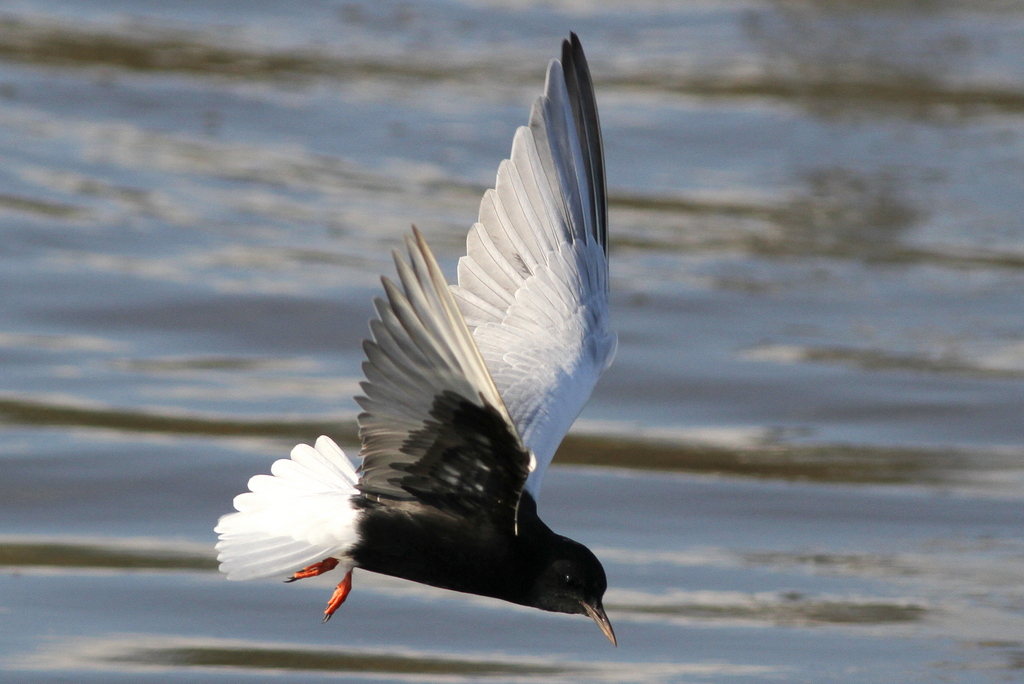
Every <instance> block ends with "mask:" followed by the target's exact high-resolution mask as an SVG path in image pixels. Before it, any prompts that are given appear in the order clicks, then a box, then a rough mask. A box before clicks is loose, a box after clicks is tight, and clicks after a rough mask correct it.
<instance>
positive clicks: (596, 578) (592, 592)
mask: <svg viewBox="0 0 1024 684" xmlns="http://www.w3.org/2000/svg"><path fill="white" fill-rule="evenodd" d="M607 588H608V580H607V579H606V578H605V574H604V568H603V567H602V566H601V561H599V560H597V556H595V555H594V554H593V553H592V552H591V551H590V549H588V548H587V547H586V546H584V545H583V544H580V543H578V542H574V541H573V540H571V539H567V538H565V537H559V536H555V539H554V542H553V544H552V547H551V549H550V553H549V554H546V558H545V559H544V561H543V564H542V569H541V571H540V573H539V574H538V575H537V578H536V580H535V581H534V584H533V588H532V591H531V594H530V605H532V606H534V607H536V608H540V609H542V610H550V611H553V612H556V613H579V614H582V615H589V616H590V617H591V618H593V619H594V622H596V623H597V626H598V627H600V628H601V631H602V632H604V635H605V636H606V637H608V640H609V641H611V642H612V644H615V643H616V641H615V632H613V631H612V626H611V623H610V622H608V616H607V615H605V612H604V605H603V603H602V599H603V598H604V591H605V589H607Z"/></svg>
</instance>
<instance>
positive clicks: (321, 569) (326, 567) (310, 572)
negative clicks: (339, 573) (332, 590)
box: [285, 558, 339, 582]
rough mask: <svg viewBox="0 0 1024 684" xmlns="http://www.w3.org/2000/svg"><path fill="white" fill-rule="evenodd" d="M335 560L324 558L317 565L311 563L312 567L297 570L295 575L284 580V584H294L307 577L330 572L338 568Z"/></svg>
mask: <svg viewBox="0 0 1024 684" xmlns="http://www.w3.org/2000/svg"><path fill="white" fill-rule="evenodd" d="M338 562H339V561H338V559H337V558H324V559H323V560H322V561H320V562H319V563H313V564H312V565H310V566H308V567H305V568H303V569H302V570H299V571H298V572H297V573H295V574H294V575H292V576H291V577H289V578H288V579H286V580H285V582H294V581H295V580H300V579H306V578H307V577H316V576H317V575H322V574H324V573H325V572H330V571H331V570H333V569H334V568H336V567H338Z"/></svg>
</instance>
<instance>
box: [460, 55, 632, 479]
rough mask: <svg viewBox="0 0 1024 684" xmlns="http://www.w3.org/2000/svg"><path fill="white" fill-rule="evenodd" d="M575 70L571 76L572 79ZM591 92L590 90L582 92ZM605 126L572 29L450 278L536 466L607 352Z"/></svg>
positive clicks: (610, 343) (540, 470) (583, 398)
mask: <svg viewBox="0 0 1024 684" xmlns="http://www.w3.org/2000/svg"><path fill="white" fill-rule="evenodd" d="M567 79H571V80H572V87H570V85H569V83H567ZM588 98H589V99H588ZM606 211H607V210H606V204H605V188H604V170H603V154H602V152H601V140H600V128H599V124H598V121H597V111H596V106H595V105H594V102H593V90H592V86H591V84H590V78H589V72H588V71H587V67H586V62H585V60H584V59H583V55H582V50H579V49H578V41H576V40H575V37H573V44H572V45H571V46H569V47H568V48H567V50H565V51H563V58H562V63H560V62H559V61H557V60H553V61H552V63H551V65H550V67H549V69H548V79H547V84H546V86H545V93H544V95H543V96H541V97H540V98H539V99H538V100H537V102H536V103H535V104H534V107H533V112H532V113H531V117H530V126H529V127H525V126H524V127H521V128H519V130H518V131H516V135H515V138H514V140H513V143H512V153H511V158H510V159H507V160H505V161H504V162H502V164H501V166H500V167H499V169H498V177H497V182H496V184H495V188H494V189H493V190H488V191H487V192H486V193H484V197H483V200H482V201H481V203H480V215H479V220H478V223H476V224H475V225H474V226H473V227H472V229H470V231H469V236H468V238H467V240H466V247H467V250H466V251H467V253H466V256H464V257H462V258H461V259H460V260H459V271H458V274H459V284H458V286H456V287H453V288H452V289H453V292H454V293H455V296H456V298H457V300H458V303H459V307H460V309H461V310H462V312H463V314H464V316H465V318H466V323H467V324H468V325H469V327H470V329H471V330H472V332H473V337H474V339H475V340H476V343H477V346H478V347H479V348H480V353H481V355H482V356H483V358H484V361H485V362H486V364H487V368H488V370H489V371H490V374H491V376H492V377H493V379H494V383H495V385H496V386H497V388H498V392H499V393H500V394H501V398H502V400H503V401H504V404H505V407H506V409H507V410H508V413H509V415H510V417H511V418H512V421H513V423H514V424H515V426H516V428H517V429H518V430H519V434H520V436H521V437H522V439H523V442H524V443H525V444H526V446H527V447H528V448H529V449H530V450H531V451H532V452H533V454H534V456H535V458H536V460H537V466H536V468H535V470H534V471H533V472H532V473H531V474H530V477H529V479H528V480H527V483H526V488H527V490H528V491H530V493H531V494H532V495H533V497H534V498H535V499H537V498H538V494H539V489H540V484H541V480H542V478H543V475H544V471H545V469H546V468H547V466H548V464H549V463H550V462H551V459H552V458H553V457H554V454H555V450H556V449H557V448H558V445H559V443H560V442H561V441H562V438H563V437H564V436H565V433H566V432H568V430H569V427H570V426H571V425H572V423H573V421H574V420H575V419H576V416H577V415H578V414H579V412H580V410H581V409H582V408H583V405H584V404H585V403H586V402H587V399H589V397H590V393H591V391H592V390H593V388H594V385H595V383H596V382H597V380H598V378H599V377H600V376H601V374H602V373H603V372H604V370H605V369H606V368H607V367H608V365H609V364H610V363H611V361H612V358H613V356H614V354H615V347H616V338H615V335H614V333H612V332H611V331H610V329H609V325H608V260H607V244H606V235H607V228H606V225H605V224H606V215H607V214H606Z"/></svg>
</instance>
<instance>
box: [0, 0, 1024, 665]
mask: <svg viewBox="0 0 1024 684" xmlns="http://www.w3.org/2000/svg"><path fill="white" fill-rule="evenodd" d="M569 30H575V31H576V32H578V33H579V34H580V36H581V38H582V39H583V42H584V45H585V46H586V48H587V51H588V55H589V57H590V61H591V65H592V68H593V71H594V78H595V81H596V84H597V90H598V98H599V102H600V105H601V114H602V123H603V125H604V128H605V143H606V146H607V156H608V159H607V162H608V178H609V184H610V197H611V218H612V226H613V232H612V245H613V252H612V272H613V278H614V283H613V321H614V325H615V327H616V328H617V330H618V331H619V340H620V344H619V353H618V357H617V360H616V363H615V365H614V366H613V367H612V369H611V370H610V371H609V372H608V374H607V375H606V376H605V378H604V379H603V380H602V382H601V384H600V385H599V386H598V389H597V391H596V393H595V396H594V399H593V401H592V402H591V404H590V405H589V406H588V407H587V408H586V409H585V411H584V414H583V416H582V417H581V419H580V421H579V423H578V424H577V425H576V427H575V428H574V430H573V433H572V434H571V435H570V438H569V439H568V440H567V442H566V443H565V445H564V446H563V449H562V450H561V452H560V454H559V456H558V458H557V460H556V464H561V467H555V468H553V469H552V471H551V472H550V474H549V475H548V478H547V482H546V486H545V490H544V497H543V501H542V502H541V508H542V514H543V515H544V517H545V519H546V520H547V521H548V522H549V523H551V525H552V527H554V528H555V529H556V530H558V531H560V532H563V533H565V534H568V535H569V536H572V537H574V538H576V539H579V540H581V541H583V542H584V543H586V544H588V545H589V546H591V547H592V548H594V549H595V551H596V552H597V553H598V555H599V556H600V557H601V558H602V559H603V561H604V563H605V567H606V568H607V570H608V574H609V579H610V584H611V588H610V590H609V593H608V595H607V597H606V605H607V607H608V609H609V614H610V617H611V619H612V622H613V623H614V624H615V626H616V631H617V633H618V635H619V642H620V644H621V646H620V647H619V648H618V649H612V648H611V647H610V646H609V645H608V644H607V642H606V641H605V640H604V638H603V637H602V636H601V634H600V633H599V632H598V630H597V629H595V628H594V625H593V624H592V623H590V621H589V620H586V619H584V618H579V619H574V618H572V617H569V616H559V615H552V614H546V613H542V612H539V611H533V610H527V609H521V608H518V607H515V606H511V605H507V604H503V603H499V602H495V601H491V600H486V599H480V598H475V597H470V596H464V595H460V594H454V593H449V592H444V591H440V590H435V589H431V588H428V587H424V586H420V585H415V584H410V583H407V582H402V581H399V580H394V579H391V578H387V577H381V576H375V575H372V574H370V573H362V574H360V573H358V572H357V573H356V577H355V590H354V592H353V594H352V597H351V598H350V599H349V601H348V602H347V603H346V605H345V606H344V608H343V609H342V610H341V611H340V612H339V613H338V614H337V615H336V616H335V619H334V620H332V621H331V622H330V623H329V624H327V625H321V624H320V623H319V616H320V614H321V611H322V610H323V605H324V603H325V602H326V600H327V598H328V596H329V594H330V589H331V586H332V585H333V583H334V582H336V581H337V578H334V579H333V580H332V579H331V578H330V577H329V576H328V577H327V578H324V579H323V580H308V581H305V582H302V583H299V584H298V585H287V586H286V585H284V584H281V583H278V582H256V583H233V582H227V581H225V580H224V579H223V578H222V577H221V576H220V575H219V574H218V573H217V572H216V571H215V563H214V562H213V554H212V543H213V533H212V526H213V524H214V521H215V520H216V518H217V517H218V516H219V515H220V514H222V513H225V512H227V510H228V509H229V507H230V501H231V498H232V497H233V496H234V495H235V494H237V493H238V492H239V491H241V489H242V488H243V487H244V483H245V482H246V480H247V479H248V477H249V476H250V475H252V474H254V473H256V472H260V471H266V470H267V468H268V467H269V464H270V462H271V461H273V460H274V459H275V458H279V457H281V456H283V455H285V454H286V453H287V451H288V449H289V448H290V447H291V446H292V445H293V444H294V443H296V442H297V441H306V442H312V441H313V440H314V439H315V438H316V436H317V435H319V434H322V433H326V434H330V435H332V436H334V437H335V438H336V439H338V440H339V441H340V442H342V443H343V444H344V445H345V446H346V448H347V449H349V450H351V451H354V450H355V449H356V448H357V447H356V438H355V422H354V419H355V415H356V405H355V403H354V402H353V401H352V399H351V396H352V394H353V393H354V392H356V391H357V383H358V380H359V377H360V371H359V363H360V361H361V350H360V347H359V342H360V340H361V339H362V338H363V337H364V336H365V335H366V332H367V328H366V320H367V319H368V318H369V316H370V314H371V306H370V300H371V298H372V297H373V296H376V295H377V294H378V292H379V284H378V276H379V274H381V273H390V271H391V268H392V267H391V264H390V259H389V256H388V255H389V252H390V250H391V249H393V248H395V247H397V246H399V245H400V240H401V236H402V235H403V234H404V233H406V232H407V231H408V227H409V224H411V223H413V222H415V223H416V224H417V225H418V226H419V227H420V228H421V229H422V230H423V232H424V233H425V234H426V236H427V237H428V239H429V240H430V242H431V243H432V244H433V245H434V247H435V250H436V251H437V253H438V255H439V257H440V258H441V260H442V262H443V264H442V265H443V266H445V267H446V268H447V269H448V272H449V274H452V273H453V271H454V264H455V261H456V259H457V258H458V256H459V255H460V253H461V250H462V245H463V240H464V236H465V232H466V229H467V228H468V226H469V224H470V223H471V222H472V220H473V218H474V217H475V213H476V206H477V203H478V201H479V196H480V193H481V192H482V190H483V189H484V188H485V187H487V186H488V185H490V184H491V183H492V182H493V178H494V174H495V171H496V168H497V164H498V162H499V161H500V160H501V159H503V158H504V157H505V156H506V155H507V153H508V149H509V145H510V141H511V137H512V133H513V132H514V130H515V128H516V127H517V126H519V125H520V124H522V123H524V122H525V120H526V116H527V112H528V109H529V105H530V103H531V102H532V100H533V98H534V97H535V96H536V94H537V93H538V92H539V90H540V87H541V85H542V82H543V73H544V67H545V64H546V62H547V60H548V59H550V58H551V57H552V56H554V55H555V54H556V52H557V47H558V43H559V41H560V40H561V38H562V37H564V36H565V35H567V33H568V31H569ZM1022 38H1024V6H1021V5H1020V4H1019V3H1017V2H1014V1H1011V0H973V1H970V2H968V1H967V0H886V1H884V2H883V1H882V0H749V1H747V2H731V1H728V0H721V1H718V0H706V1H702V2H692V3H686V4H682V3H679V4H677V3H670V2H658V1H657V0H634V1H627V0H617V1H616V0H604V1H602V0H555V1H554V2H546V3H532V2H517V1H515V0H477V1H476V2H473V1H467V2H462V3H459V2H453V1H443V0H439V1H437V2H406V1H400V2H396V1H391V0H382V1H380V2H370V1H368V0H367V1H365V2H360V1H358V0H351V1H350V0H337V1H332V2H326V1H325V2H304V3H290V2H283V1H279V0H267V1H266V2H260V3H251V2H229V1H225V2H217V3H208V2H204V3H199V2H195V3H192V2H188V1H187V0H179V1H178V2H172V3H167V2H161V3H156V2H142V1H138V2H128V1H127V0H126V1H124V2H116V1H113V0H97V1H95V2H85V1H80V2H67V1H61V0H52V1H43V0H40V1H28V0H25V1H21V2H12V3H5V5H4V7H3V8H2V14H0V214H2V216H0V219H2V223H0V225H2V226H3V228H2V230H0V238H2V239H0V293H2V296H0V469H2V470H0V680H2V681H4V682H12V683H30V682H31V683H33V684H37V683H42V682H74V683H83V684H84V683H86V682H104V683H106V682H133V683H134V682H165V681H247V682H248V681H251V680H253V679H254V678H255V679H257V680H262V679H265V678H267V676H270V675H273V676H274V681H296V682H298V681H303V682H305V681H310V680H311V679H313V680H321V679H332V678H339V679H343V680H346V681H362V680H368V681H369V680H372V681H417V682H420V681H426V682H434V681H437V682H442V681H443V682H452V681H467V682H468V681H482V680H483V681H510V680H514V681H544V682H549V681H564V682H576V681H586V682H590V681H613V682H776V681H785V682H879V683H889V682H933V681H949V682H991V681H1012V680H1016V679H1018V678H1020V677H1021V672H1022V671H1024V510H1022V505H1021V504H1022V500H1024V427H1022V417H1024V416H1022V406H1024V327H1022V321H1024V297H1022V294H1024V211H1022V209H1024V207H1022V204H1024V137H1022V133H1024V76H1022V75H1021V74H1024V40H1022Z"/></svg>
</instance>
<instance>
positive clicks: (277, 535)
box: [213, 437, 359, 580]
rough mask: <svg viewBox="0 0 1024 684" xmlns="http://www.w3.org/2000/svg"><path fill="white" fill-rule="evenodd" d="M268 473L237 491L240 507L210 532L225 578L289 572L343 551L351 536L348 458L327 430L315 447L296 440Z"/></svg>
mask: <svg viewBox="0 0 1024 684" xmlns="http://www.w3.org/2000/svg"><path fill="white" fill-rule="evenodd" d="M270 472H271V473H272V475H256V476H255V477H253V478H251V479H250V480H249V490H250V491H248V492H246V493H245V494H239V495H238V496H236V497H235V501H234V504H235V509H236V510H237V511H238V512H237V513H230V514H228V515H225V516H223V517H222V518H221V519H220V522H219V523H218V524H217V527H215V528H214V530H213V531H214V532H216V533H217V534H218V535H220V541H219V542H218V543H217V552H218V556H217V558H218V560H219V561H220V569H221V571H223V572H225V573H227V576H228V579H233V580H246V579H256V578H259V577H274V576H278V575H288V574H291V573H292V572H294V571H296V570H299V569H301V568H304V567H306V566H308V565H310V564H311V563H315V562H317V561H320V560H322V559H324V558H328V557H332V556H333V557H338V556H341V557H342V560H344V555H345V550H346V549H347V548H349V547H350V546H351V545H352V544H354V543H355V541H356V531H355V530H356V516H357V515H358V511H357V510H356V509H355V508H353V507H352V496H353V495H354V494H356V493H358V492H357V490H356V488H355V484H356V482H357V481H358V479H359V478H358V476H357V475H356V471H355V469H354V468H353V467H352V463H351V462H350V461H349V460H348V457H347V456H345V453H344V452H343V451H342V450H341V449H340V448H339V447H338V445H337V444H335V443H334V441H333V440H332V439H331V438H330V437H320V438H319V439H318V440H317V441H316V448H315V449H314V448H313V447H311V446H309V445H308V444H299V445H298V446H296V447H295V448H294V449H292V453H291V459H286V458H283V459H281V460H279V461H275V462H274V464H273V465H272V466H271V467H270Z"/></svg>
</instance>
